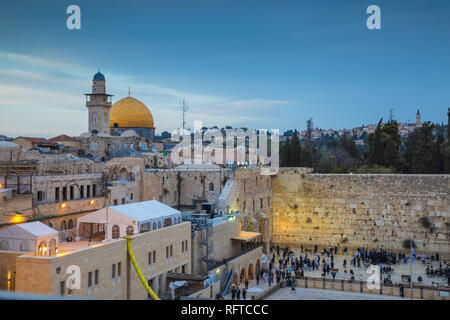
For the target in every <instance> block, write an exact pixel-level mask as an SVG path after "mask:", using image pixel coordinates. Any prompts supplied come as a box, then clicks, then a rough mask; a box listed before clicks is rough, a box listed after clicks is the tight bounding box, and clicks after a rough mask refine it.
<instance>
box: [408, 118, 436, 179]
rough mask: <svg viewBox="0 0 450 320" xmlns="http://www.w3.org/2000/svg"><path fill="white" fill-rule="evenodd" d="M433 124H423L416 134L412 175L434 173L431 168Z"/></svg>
mask: <svg viewBox="0 0 450 320" xmlns="http://www.w3.org/2000/svg"><path fill="white" fill-rule="evenodd" d="M433 129H434V124H431V123H430V122H429V121H428V122H425V123H424V124H423V125H422V126H421V127H420V128H419V129H418V132H417V142H416V145H415V148H414V154H413V155H414V158H413V161H412V168H411V172H412V173H435V172H434V171H435V170H434V167H433V151H434V136H433Z"/></svg>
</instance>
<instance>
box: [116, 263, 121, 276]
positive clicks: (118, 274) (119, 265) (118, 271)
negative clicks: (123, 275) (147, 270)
mask: <svg viewBox="0 0 450 320" xmlns="http://www.w3.org/2000/svg"><path fill="white" fill-rule="evenodd" d="M121 269H122V262H119V263H118V264H117V276H118V277H120V271H121Z"/></svg>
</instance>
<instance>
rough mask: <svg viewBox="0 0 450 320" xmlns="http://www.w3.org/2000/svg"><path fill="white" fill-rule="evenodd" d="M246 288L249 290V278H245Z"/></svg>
mask: <svg viewBox="0 0 450 320" xmlns="http://www.w3.org/2000/svg"><path fill="white" fill-rule="evenodd" d="M245 289H246V290H248V279H247V278H245Z"/></svg>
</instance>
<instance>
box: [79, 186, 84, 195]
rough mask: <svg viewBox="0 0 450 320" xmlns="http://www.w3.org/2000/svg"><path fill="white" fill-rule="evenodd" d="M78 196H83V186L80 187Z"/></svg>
mask: <svg viewBox="0 0 450 320" xmlns="http://www.w3.org/2000/svg"><path fill="white" fill-rule="evenodd" d="M80 198H84V186H81V187H80Z"/></svg>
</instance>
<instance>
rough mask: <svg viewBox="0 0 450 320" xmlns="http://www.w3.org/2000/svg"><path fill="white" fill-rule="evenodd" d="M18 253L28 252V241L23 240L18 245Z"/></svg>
mask: <svg viewBox="0 0 450 320" xmlns="http://www.w3.org/2000/svg"><path fill="white" fill-rule="evenodd" d="M20 251H25V252H28V251H30V247H29V246H28V241H26V240H23V241H22V242H21V243H20Z"/></svg>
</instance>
